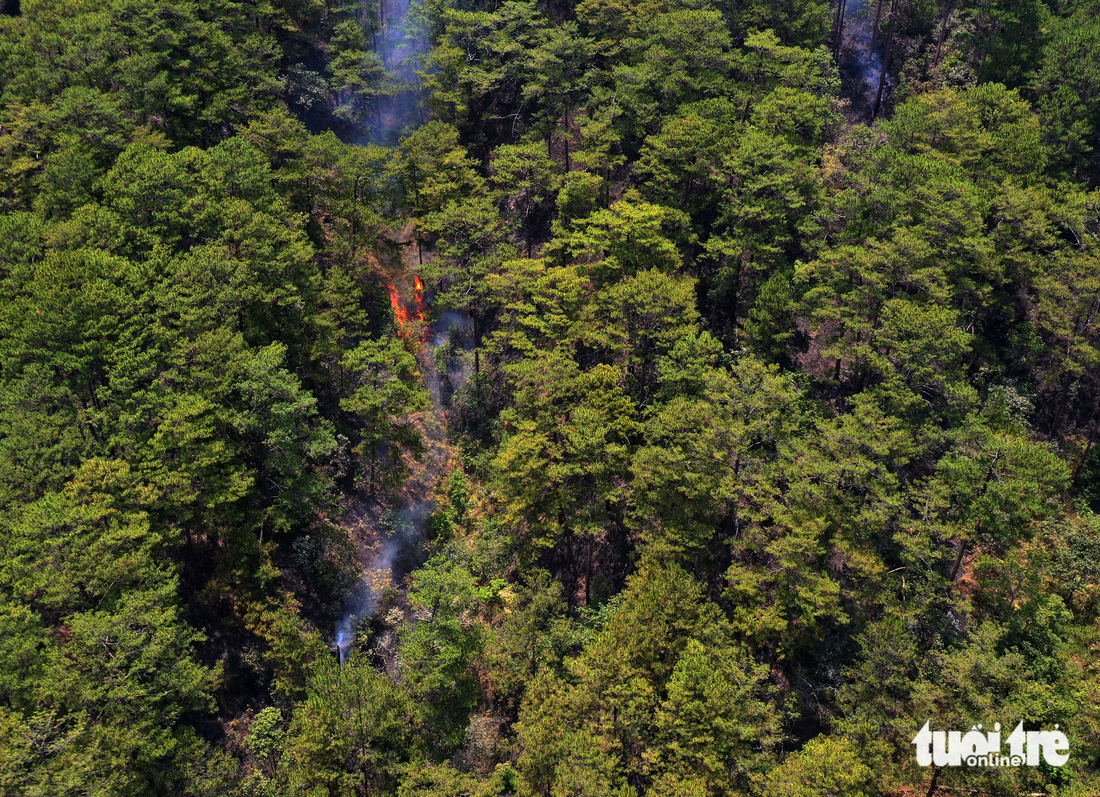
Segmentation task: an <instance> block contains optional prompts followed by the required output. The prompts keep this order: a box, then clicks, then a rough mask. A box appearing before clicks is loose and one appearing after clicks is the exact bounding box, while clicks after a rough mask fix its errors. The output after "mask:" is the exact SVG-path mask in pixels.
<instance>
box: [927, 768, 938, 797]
mask: <svg viewBox="0 0 1100 797" xmlns="http://www.w3.org/2000/svg"><path fill="white" fill-rule="evenodd" d="M939 779H940V768H939V767H936V768H935V769H934V770H933V771H932V781H931V783H929V784H928V794H926V795H924V797H932V795H933V794H935V793H936V783H937V782H938V781H939Z"/></svg>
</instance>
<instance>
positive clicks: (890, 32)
mask: <svg viewBox="0 0 1100 797" xmlns="http://www.w3.org/2000/svg"><path fill="white" fill-rule="evenodd" d="M895 5H897V2H896V0H890V22H889V23H888V24H887V25H886V47H885V48H884V49H883V51H882V72H881V73H880V74H879V76H878V92H877V93H876V94H875V107H874V109H873V110H872V111H871V121H872V122H873V121H874V120H875V119H876V118H877V117H878V109H879V106H880V105H881V104H882V87H883V85H884V84H885V83H886V72H887V70H889V69H890V49H891V48H892V47H893V45H894V6H895Z"/></svg>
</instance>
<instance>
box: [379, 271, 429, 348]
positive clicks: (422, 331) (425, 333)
mask: <svg viewBox="0 0 1100 797" xmlns="http://www.w3.org/2000/svg"><path fill="white" fill-rule="evenodd" d="M386 290H387V291H388V292H389V294H390V306H391V307H393V318H394V321H395V322H396V323H397V331H398V334H400V335H401V336H402V337H405V338H407V339H409V340H412V339H413V338H414V337H415V338H419V340H420V341H421V342H422V343H423V342H425V341H427V340H428V337H429V335H430V330H429V328H428V325H427V321H426V319H425V318H424V283H423V282H421V281H420V277H414V278H413V304H414V312H415V319H410V317H409V308H408V307H407V306H406V305H405V303H404V302H403V301H401V293H400V291H398V290H397V286H396V285H387V286H386ZM414 325H416V326H418V327H419V330H414V329H413V326H414Z"/></svg>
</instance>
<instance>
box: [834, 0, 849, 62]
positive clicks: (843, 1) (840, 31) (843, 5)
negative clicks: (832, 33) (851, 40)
mask: <svg viewBox="0 0 1100 797" xmlns="http://www.w3.org/2000/svg"><path fill="white" fill-rule="evenodd" d="M847 10H848V0H840V14H839V15H838V19H839V23H838V24H837V27H836V40H835V41H834V42H833V57H834V58H839V57H840V44H841V42H843V41H844V14H845V12H847Z"/></svg>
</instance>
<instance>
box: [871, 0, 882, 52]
mask: <svg viewBox="0 0 1100 797" xmlns="http://www.w3.org/2000/svg"><path fill="white" fill-rule="evenodd" d="M884 2H885V0H878V6H877V7H876V8H875V25H874V27H873V28H871V49H872V50H873V49H875V44H876V43H877V42H878V23H879V22H881V21H882V4H883V3H884Z"/></svg>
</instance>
